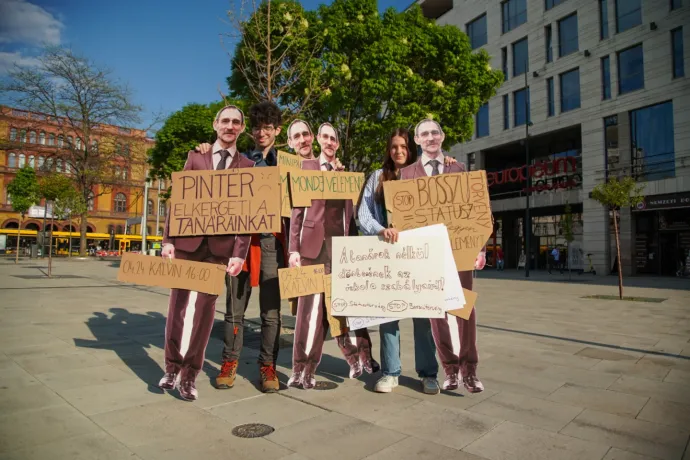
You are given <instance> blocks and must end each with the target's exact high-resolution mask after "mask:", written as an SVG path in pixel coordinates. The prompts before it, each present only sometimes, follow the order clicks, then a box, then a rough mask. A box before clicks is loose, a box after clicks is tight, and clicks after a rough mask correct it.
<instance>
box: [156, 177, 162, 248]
mask: <svg viewBox="0 0 690 460" xmlns="http://www.w3.org/2000/svg"><path fill="white" fill-rule="evenodd" d="M160 217H161V180H160V178H159V179H158V198H157V199H156V236H159V235H158V225H159V223H160Z"/></svg>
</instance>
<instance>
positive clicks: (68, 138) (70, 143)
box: [67, 136, 74, 149]
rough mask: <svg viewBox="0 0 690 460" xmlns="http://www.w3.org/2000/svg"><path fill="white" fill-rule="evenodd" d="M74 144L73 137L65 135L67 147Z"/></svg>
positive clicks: (69, 147)
mask: <svg viewBox="0 0 690 460" xmlns="http://www.w3.org/2000/svg"><path fill="white" fill-rule="evenodd" d="M73 146H74V139H73V138H72V136H67V148H68V149H71V148H72V147H73Z"/></svg>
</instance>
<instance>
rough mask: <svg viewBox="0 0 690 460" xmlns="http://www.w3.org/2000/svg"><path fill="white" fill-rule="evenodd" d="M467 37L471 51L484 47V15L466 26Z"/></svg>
mask: <svg viewBox="0 0 690 460" xmlns="http://www.w3.org/2000/svg"><path fill="white" fill-rule="evenodd" d="M467 36H468V37H469V38H470V45H471V46H472V49H473V50H474V49H477V48H479V47H480V46H483V45H486V41H487V39H486V13H484V14H482V15H481V16H479V17H478V18H477V19H475V20H474V21H472V22H469V23H468V24H467Z"/></svg>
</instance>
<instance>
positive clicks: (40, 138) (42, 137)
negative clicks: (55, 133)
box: [38, 131, 46, 145]
mask: <svg viewBox="0 0 690 460" xmlns="http://www.w3.org/2000/svg"><path fill="white" fill-rule="evenodd" d="M38 143H39V144H41V145H46V133H45V131H41V134H39V135H38Z"/></svg>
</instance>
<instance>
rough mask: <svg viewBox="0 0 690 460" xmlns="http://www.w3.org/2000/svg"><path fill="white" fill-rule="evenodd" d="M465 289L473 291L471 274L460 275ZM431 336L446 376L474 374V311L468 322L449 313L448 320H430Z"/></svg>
mask: <svg viewBox="0 0 690 460" xmlns="http://www.w3.org/2000/svg"><path fill="white" fill-rule="evenodd" d="M458 273H459V275H460V282H461V283H462V287H463V288H465V289H469V290H472V272H471V271H466V272H458ZM431 333H432V335H433V336H434V342H435V343H436V350H437V352H438V356H439V358H440V360H441V365H442V366H443V370H444V371H445V374H446V375H447V376H449V375H457V374H458V373H462V375H465V374H467V372H471V373H474V371H475V369H476V368H477V363H478V362H479V354H478V353H477V315H476V310H475V309H473V310H472V314H471V315H470V319H468V320H465V319H462V318H458V317H456V316H453V315H449V314H447V313H446V315H445V318H432V319H431Z"/></svg>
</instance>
